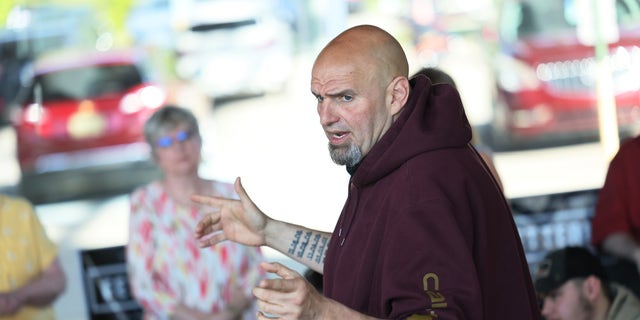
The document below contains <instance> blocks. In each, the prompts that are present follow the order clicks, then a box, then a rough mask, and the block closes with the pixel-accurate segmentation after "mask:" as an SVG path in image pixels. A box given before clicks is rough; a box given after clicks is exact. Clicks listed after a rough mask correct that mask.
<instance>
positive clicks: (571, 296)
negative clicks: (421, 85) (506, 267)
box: [535, 247, 640, 320]
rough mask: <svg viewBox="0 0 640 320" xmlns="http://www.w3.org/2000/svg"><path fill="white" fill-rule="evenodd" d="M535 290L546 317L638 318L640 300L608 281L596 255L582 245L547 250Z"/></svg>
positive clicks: (615, 319)
mask: <svg viewBox="0 0 640 320" xmlns="http://www.w3.org/2000/svg"><path fill="white" fill-rule="evenodd" d="M535 289H536V291H537V293H538V295H539V297H540V302H541V303H542V315H543V316H544V317H545V319H547V320H564V319H567V320H569V319H570V320H575V319H585V320H587V319H590V320H596V319H602V320H604V319H607V320H621V319H640V300H638V298H637V297H636V296H635V295H634V294H633V293H631V291H629V289H627V288H626V287H624V286H621V285H618V284H616V283H611V282H609V280H608V277H607V274H606V273H605V271H604V268H603V267H602V265H601V264H600V261H599V260H598V258H597V257H596V256H594V255H593V254H592V253H591V252H590V251H589V250H587V249H586V248H583V247H566V248H563V249H558V250H555V251H552V252H550V253H548V254H547V255H546V256H545V257H544V259H543V260H542V261H541V262H540V264H539V265H538V270H537V272H536V274H535Z"/></svg>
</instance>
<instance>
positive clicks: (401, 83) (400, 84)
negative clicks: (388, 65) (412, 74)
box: [387, 76, 410, 116]
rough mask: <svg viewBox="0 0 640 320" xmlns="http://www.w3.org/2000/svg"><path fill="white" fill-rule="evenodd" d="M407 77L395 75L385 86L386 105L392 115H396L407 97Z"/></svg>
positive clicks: (408, 87) (408, 88)
mask: <svg viewBox="0 0 640 320" xmlns="http://www.w3.org/2000/svg"><path fill="white" fill-rule="evenodd" d="M409 90H410V86H409V79H407V78H406V77H401V76H399V77H395V78H393V80H391V83H390V84H389V86H388V87H387V97H388V101H387V103H388V107H389V112H390V113H391V114H392V115H394V116H395V115H397V114H398V113H399V112H400V110H402V107H404V105H405V103H407V100H408V99H409Z"/></svg>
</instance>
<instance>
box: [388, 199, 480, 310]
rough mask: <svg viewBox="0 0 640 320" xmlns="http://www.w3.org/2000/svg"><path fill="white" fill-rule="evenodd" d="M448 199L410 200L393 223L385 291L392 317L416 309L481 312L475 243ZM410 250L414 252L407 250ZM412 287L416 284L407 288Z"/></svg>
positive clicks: (390, 230)
mask: <svg viewBox="0 0 640 320" xmlns="http://www.w3.org/2000/svg"><path fill="white" fill-rule="evenodd" d="M451 210H452V209H451V208H449V207H448V206H447V205H446V203H445V202H444V201H436V200H434V201H430V202H429V203H427V204H426V205H424V206H411V207H408V208H406V210H404V212H403V214H400V215H399V216H398V219H396V220H395V221H394V223H393V225H392V226H391V227H390V228H389V229H388V232H389V233H393V234H394V235H393V236H388V237H387V238H390V239H397V241H394V242H393V243H390V244H388V245H389V246H390V249H389V250H387V252H389V254H388V255H387V256H386V257H384V268H385V270H388V272H387V274H388V275H389V277H387V278H385V279H384V280H383V284H382V285H383V289H382V292H384V293H386V294H387V295H388V296H387V299H384V300H386V301H390V303H391V305H390V308H391V316H392V318H393V319H404V318H407V317H410V316H411V315H413V314H422V315H430V316H433V317H434V318H435V317H437V318H438V319H472V318H474V315H481V314H482V309H481V306H480V302H479V301H481V298H480V295H481V294H480V289H479V285H478V280H477V278H476V270H475V267H474V262H473V260H472V254H471V252H470V249H469V248H468V246H467V245H466V243H467V242H466V241H465V237H464V236H463V233H462V230H461V229H460V228H459V226H458V225H457V224H456V222H455V219H454V218H453V217H454V215H453V214H452V213H451ZM408 253H410V254H408ZM407 288H415V289H414V290H407Z"/></svg>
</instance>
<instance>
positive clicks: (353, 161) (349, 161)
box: [329, 143, 362, 167]
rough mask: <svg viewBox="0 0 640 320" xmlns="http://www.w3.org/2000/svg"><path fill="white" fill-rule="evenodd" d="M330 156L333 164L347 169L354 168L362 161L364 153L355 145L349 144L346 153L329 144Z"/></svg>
mask: <svg viewBox="0 0 640 320" xmlns="http://www.w3.org/2000/svg"><path fill="white" fill-rule="evenodd" d="M329 154H330V155H331V160H333V162H335V163H336V164H339V165H345V166H347V167H354V166H355V165H357V164H358V163H360V161H362V151H360V148H358V146H356V145H355V144H353V143H352V144H349V148H348V149H347V150H346V151H344V149H343V148H340V147H335V146H332V145H331V144H329Z"/></svg>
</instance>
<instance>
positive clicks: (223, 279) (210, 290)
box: [127, 181, 264, 319]
mask: <svg viewBox="0 0 640 320" xmlns="http://www.w3.org/2000/svg"><path fill="white" fill-rule="evenodd" d="M212 183H213V190H214V194H213V195H214V196H223V197H228V198H237V195H236V194H235V192H234V190H233V185H232V184H228V183H223V182H218V181H212ZM130 205H131V216H130V222H129V230H130V231H129V244H128V246H127V267H128V273H129V281H130V284H131V288H132V291H133V294H134V296H135V298H136V300H137V301H138V302H139V303H140V304H141V305H142V306H143V308H144V309H145V316H146V318H148V319H168V318H169V317H170V315H171V314H172V313H173V310H174V309H175V306H176V305H177V304H179V303H183V304H184V305H186V306H188V307H191V308H197V309H199V310H200V311H203V312H210V313H215V312H218V311H221V310H224V309H225V308H226V305H227V303H228V301H229V300H230V298H231V296H232V295H233V294H234V292H238V290H241V291H242V292H243V293H244V294H245V295H246V296H247V297H252V294H251V290H252V289H253V287H255V286H256V285H257V284H258V282H259V281H260V280H261V279H262V278H263V277H264V272H263V271H262V270H261V269H260V268H259V266H258V264H259V263H260V262H261V261H262V254H261V252H260V249H259V248H254V247H247V246H243V245H240V244H237V243H234V242H231V241H225V242H222V243H220V244H218V245H215V246H211V247H208V248H200V247H199V245H198V241H197V239H195V237H194V230H195V227H196V225H197V223H198V222H199V221H200V220H201V219H202V218H203V217H204V214H205V213H204V212H202V211H201V210H200V208H199V207H198V206H196V205H195V204H194V205H192V206H187V205H183V204H180V203H177V202H176V201H174V200H173V199H172V198H171V197H169V195H168V194H167V193H166V192H165V190H164V188H163V187H162V184H161V183H160V182H159V181H155V182H152V183H150V184H148V185H146V186H144V187H141V188H138V189H137V190H135V191H134V192H133V193H132V194H131V196H130ZM236 294H237V293H236ZM256 311H257V310H256V309H255V303H254V306H253V309H252V310H247V312H245V314H244V315H245V317H244V318H243V319H255V316H256Z"/></svg>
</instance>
